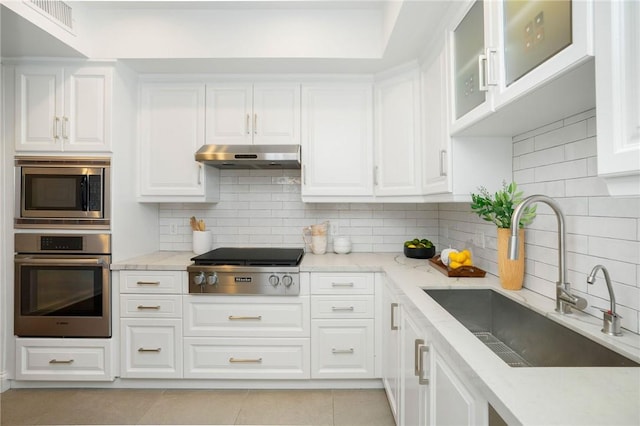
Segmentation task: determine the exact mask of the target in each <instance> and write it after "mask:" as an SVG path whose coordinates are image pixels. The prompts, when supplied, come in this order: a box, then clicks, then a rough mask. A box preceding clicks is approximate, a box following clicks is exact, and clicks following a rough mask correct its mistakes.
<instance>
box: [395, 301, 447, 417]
mask: <svg viewBox="0 0 640 426" xmlns="http://www.w3.org/2000/svg"><path fill="white" fill-rule="evenodd" d="M426 334H427V333H425V332H424V330H422V329H421V328H420V327H419V326H418V325H417V323H416V322H415V321H414V320H413V319H412V318H411V317H410V316H409V315H408V313H407V311H406V310H405V309H403V308H402V306H401V307H400V336H401V338H400V341H401V344H400V348H401V349H400V352H401V356H400V386H401V389H402V391H401V395H402V396H401V399H400V424H401V425H405V426H416V425H427V424H430V422H429V378H428V377H429V372H430V371H429V370H430V365H429V352H428V350H429V342H428V339H427V337H426ZM435 424H438V423H435Z"/></svg>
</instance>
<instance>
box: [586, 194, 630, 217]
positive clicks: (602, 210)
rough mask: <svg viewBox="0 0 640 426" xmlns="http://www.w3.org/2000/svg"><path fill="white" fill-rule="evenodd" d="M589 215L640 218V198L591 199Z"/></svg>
mask: <svg viewBox="0 0 640 426" xmlns="http://www.w3.org/2000/svg"><path fill="white" fill-rule="evenodd" d="M589 215H590V216H605V217H629V218H636V219H638V218H640V197H629V198H626V197H591V198H589Z"/></svg>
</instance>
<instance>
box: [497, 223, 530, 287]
mask: <svg viewBox="0 0 640 426" xmlns="http://www.w3.org/2000/svg"><path fill="white" fill-rule="evenodd" d="M510 236H511V229H508V228H498V276H499V277H500V284H501V285H502V288H504V289H507V290H520V289H521V288H522V282H523V281H524V229H520V230H518V237H519V238H518V239H519V244H518V246H519V249H518V250H519V251H518V252H519V255H518V259H517V260H511V259H509V237H510Z"/></svg>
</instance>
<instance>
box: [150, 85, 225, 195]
mask: <svg viewBox="0 0 640 426" xmlns="http://www.w3.org/2000/svg"><path fill="white" fill-rule="evenodd" d="M204 99H205V86H204V83H202V84H200V83H143V84H142V87H141V99H140V151H139V161H140V163H139V164H140V170H139V178H140V183H139V185H140V186H139V188H140V194H139V197H138V199H139V201H147V202H163V201H164V202H215V201H218V199H219V183H218V176H219V171H218V169H214V168H212V167H205V166H204V165H203V164H201V163H198V162H196V161H195V152H196V151H197V150H198V149H199V148H200V147H201V146H202V145H203V144H204V128H205V127H204V120H205V106H204Z"/></svg>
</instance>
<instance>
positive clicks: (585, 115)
mask: <svg viewBox="0 0 640 426" xmlns="http://www.w3.org/2000/svg"><path fill="white" fill-rule="evenodd" d="M595 116H596V110H595V108H593V109H590V110H587V111H585V112H581V113H579V114H576V115H572V116H571V117H567V118H565V119H564V120H563V122H564V125H565V126H569V125H570V124H574V123H577V122H579V121H587V122H588V121H589V119H590V118H594V119H595Z"/></svg>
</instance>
